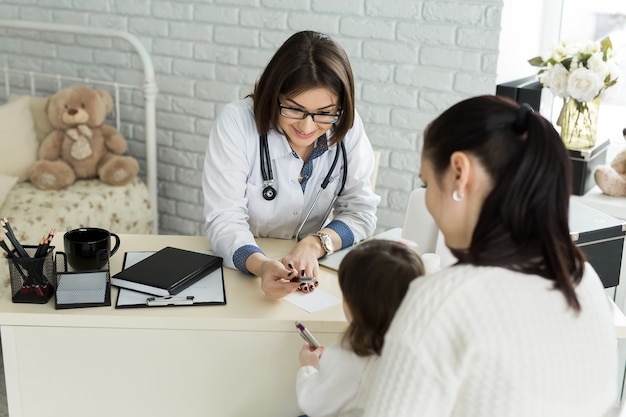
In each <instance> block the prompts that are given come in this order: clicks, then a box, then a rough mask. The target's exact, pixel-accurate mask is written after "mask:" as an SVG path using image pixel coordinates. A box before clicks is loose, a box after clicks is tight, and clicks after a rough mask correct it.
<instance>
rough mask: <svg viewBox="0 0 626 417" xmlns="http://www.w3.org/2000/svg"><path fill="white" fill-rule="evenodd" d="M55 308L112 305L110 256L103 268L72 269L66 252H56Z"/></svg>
mask: <svg viewBox="0 0 626 417" xmlns="http://www.w3.org/2000/svg"><path fill="white" fill-rule="evenodd" d="M56 269H57V274H56V282H57V285H56V292H55V295H56V296H55V305H54V306H55V308H56V309H57V310H60V309H65V308H79V307H100V306H110V305H111V271H110V268H109V257H108V256H107V259H106V263H105V264H104V266H103V267H102V268H101V269H96V270H90V271H70V270H69V269H68V267H67V256H66V254H65V252H57V253H56Z"/></svg>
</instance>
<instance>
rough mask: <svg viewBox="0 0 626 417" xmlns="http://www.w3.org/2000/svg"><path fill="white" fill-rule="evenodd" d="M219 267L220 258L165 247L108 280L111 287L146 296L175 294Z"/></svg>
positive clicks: (220, 263)
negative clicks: (137, 292) (133, 291)
mask: <svg viewBox="0 0 626 417" xmlns="http://www.w3.org/2000/svg"><path fill="white" fill-rule="evenodd" d="M221 266H222V258H220V257H218V256H214V255H208V254H204V253H199V252H192V251H188V250H185V249H178V248H173V247H170V246H168V247H166V248H163V249H161V250H160V251H158V252H155V253H154V254H153V255H150V256H148V257H147V258H146V259H144V260H142V261H139V262H137V263H136V264H134V265H133V266H131V267H129V268H127V269H124V270H122V271H120V272H118V273H117V274H115V275H113V276H112V277H111V284H112V285H115V286H117V287H122V288H128V289H130V290H135V291H140V292H143V293H146V294H153V295H159V296H168V295H175V294H178V293H179V292H181V291H182V290H184V289H185V288H187V287H189V286H190V285H192V284H194V283H195V282H197V281H198V280H199V279H200V278H202V277H204V276H206V275H207V274H209V273H210V272H212V271H214V270H216V269H217V268H220V267H221Z"/></svg>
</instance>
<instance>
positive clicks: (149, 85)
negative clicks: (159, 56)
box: [0, 19, 159, 234]
mask: <svg viewBox="0 0 626 417" xmlns="http://www.w3.org/2000/svg"><path fill="white" fill-rule="evenodd" d="M0 28H4V29H20V30H33V31H37V32H59V33H67V34H78V35H88V36H89V35H91V36H98V37H107V38H111V39H115V38H119V39H122V40H124V41H126V42H128V43H129V44H130V45H131V46H132V47H133V49H134V52H135V53H136V54H137V55H138V56H139V58H140V59H141V63H142V66H143V73H144V77H143V84H135V85H134V84H124V83H118V82H110V81H99V80H94V79H88V78H76V77H70V76H65V75H59V74H46V73H38V72H35V71H25V70H20V69H13V68H9V67H8V64H5V65H4V66H3V68H2V72H3V75H4V79H5V83H4V84H5V92H6V96H7V97H8V96H9V95H10V93H11V85H10V82H9V76H10V75H11V74H21V75H24V76H25V77H26V78H27V80H28V84H29V88H30V92H31V95H33V96H34V95H36V92H37V81H38V80H48V81H50V80H56V84H57V88H58V89H60V88H62V86H63V84H64V83H72V84H75V83H77V82H81V83H84V84H87V85H94V84H95V85H99V86H105V87H109V89H112V90H113V93H112V95H113V101H114V115H115V119H116V120H115V122H116V127H117V129H118V130H120V108H119V104H120V102H119V94H120V91H121V90H124V89H127V90H140V91H142V92H143V97H144V109H145V118H144V122H145V158H146V164H145V177H146V185H147V187H148V192H149V195H150V202H151V208H152V217H153V219H154V221H153V233H154V234H158V224H159V222H158V193H157V167H156V165H157V152H156V96H157V93H158V88H157V85H156V82H155V76H154V66H153V65H152V59H151V58H150V55H149V54H148V52H147V51H146V49H145V47H144V46H143V45H142V44H141V42H140V41H139V39H138V38H137V37H136V36H134V35H132V34H130V33H127V32H124V31H120V30H114V29H99V28H93V27H87V26H77V25H64V24H56V23H48V22H28V21H18V20H3V19H0Z"/></svg>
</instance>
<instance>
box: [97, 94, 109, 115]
mask: <svg viewBox="0 0 626 417" xmlns="http://www.w3.org/2000/svg"><path fill="white" fill-rule="evenodd" d="M96 92H97V93H98V94H99V95H100V97H101V98H102V100H103V101H104V105H105V106H106V110H107V113H108V112H110V111H111V110H113V98H112V97H111V94H109V92H108V91H106V90H96Z"/></svg>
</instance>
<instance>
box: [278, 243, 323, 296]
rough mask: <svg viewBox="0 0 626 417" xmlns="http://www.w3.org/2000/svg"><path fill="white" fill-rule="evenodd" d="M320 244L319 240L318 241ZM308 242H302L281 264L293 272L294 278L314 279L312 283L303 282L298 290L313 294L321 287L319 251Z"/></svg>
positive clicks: (282, 259) (281, 260)
mask: <svg viewBox="0 0 626 417" xmlns="http://www.w3.org/2000/svg"><path fill="white" fill-rule="evenodd" d="M318 242H319V239H318ZM307 243H308V242H305V241H304V240H301V241H300V242H299V243H298V244H297V245H296V246H295V247H294V248H293V249H292V250H291V252H289V253H288V254H287V255H285V256H283V257H282V258H281V259H280V262H282V264H283V265H284V266H285V267H286V268H287V269H289V270H290V271H293V276H295V277H300V276H305V277H313V281H311V282H303V283H301V284H300V287H299V288H298V290H299V291H303V292H312V291H314V290H315V287H317V286H318V285H319V281H318V274H319V270H320V267H319V263H318V262H317V250H316V248H315V246H313V247H310V246H309V245H308V244H307Z"/></svg>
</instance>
